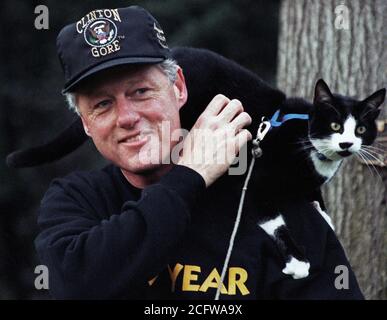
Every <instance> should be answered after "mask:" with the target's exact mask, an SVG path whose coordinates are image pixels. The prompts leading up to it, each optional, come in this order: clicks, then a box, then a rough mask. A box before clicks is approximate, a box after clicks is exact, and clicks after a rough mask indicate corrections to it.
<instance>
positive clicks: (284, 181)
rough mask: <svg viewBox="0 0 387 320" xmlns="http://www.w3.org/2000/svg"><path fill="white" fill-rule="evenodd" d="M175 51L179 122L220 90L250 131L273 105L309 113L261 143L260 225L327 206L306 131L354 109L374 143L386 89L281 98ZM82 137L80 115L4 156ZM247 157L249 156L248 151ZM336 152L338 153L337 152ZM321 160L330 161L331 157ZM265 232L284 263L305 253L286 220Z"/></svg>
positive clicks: (30, 161)
mask: <svg viewBox="0 0 387 320" xmlns="http://www.w3.org/2000/svg"><path fill="white" fill-rule="evenodd" d="M172 55H173V58H174V59H175V60H177V62H178V64H179V65H180V66H181V67H182V68H183V71H184V75H185V79H186V84H187V89H188V101H187V103H186V105H185V106H184V107H183V108H182V109H181V113H180V116H181V123H182V127H183V128H186V129H190V128H191V127H192V125H193V124H194V123H195V121H196V119H197V118H198V116H199V115H200V114H201V113H202V112H203V110H204V108H205V107H206V106H207V105H208V103H209V102H210V101H211V100H212V98H213V97H214V96H215V95H216V94H218V93H222V94H224V95H225V96H227V97H229V98H232V99H239V100H240V101H241V102H242V104H243V106H244V109H245V111H247V112H248V113H249V114H250V116H251V117H252V118H253V122H252V124H251V125H250V127H249V128H248V129H249V130H250V131H251V132H252V134H253V136H255V133H256V131H257V128H258V125H259V123H260V120H261V118H262V117H263V116H265V117H268V118H270V117H271V116H272V115H273V114H274V113H275V112H276V111H277V110H278V109H280V110H281V114H289V113H297V114H308V115H309V117H310V120H309V121H307V120H289V121H287V122H284V123H283V124H282V125H281V126H280V127H278V128H273V129H272V130H271V131H270V132H269V134H268V135H267V136H266V137H265V139H264V140H263V142H262V144H261V148H262V150H263V156H262V157H261V158H259V159H257V161H256V164H255V169H254V172H253V176H252V179H251V183H250V186H249V193H248V195H247V198H248V201H247V203H249V205H253V206H256V208H259V211H260V213H261V216H260V220H261V224H260V226H263V227H264V222H267V221H274V220H275V219H278V217H280V212H281V207H282V206H283V205H284V204H286V203H291V201H292V200H294V199H300V198H303V199H307V200H309V201H313V200H317V201H319V203H320V205H321V207H322V208H323V209H324V204H323V201H322V198H321V193H320V186H321V185H322V184H323V183H324V182H326V181H327V180H329V179H330V177H329V176H324V175H321V173H319V172H318V171H316V168H315V165H314V164H313V162H312V160H311V157H310V152H311V151H316V150H315V149H314V147H313V146H312V145H311V143H310V141H309V135H311V138H314V139H323V138H326V137H327V136H329V135H330V134H332V132H331V131H330V129H329V125H330V124H331V123H332V122H340V121H342V122H343V121H345V119H346V117H347V116H348V115H349V114H352V115H353V116H354V117H355V118H357V119H361V120H360V122H361V123H362V124H363V125H364V126H366V127H367V131H366V134H364V137H363V143H364V144H371V143H372V142H373V141H374V139H375V137H376V127H375V119H376V117H377V115H378V113H379V111H380V110H379V108H378V107H379V106H380V105H381V103H382V102H383V100H384V95H385V90H384V89H383V90H379V91H378V92H376V93H375V94H374V95H372V96H370V97H369V98H368V99H366V100H364V101H358V100H354V99H352V98H348V97H343V96H339V95H333V94H331V93H330V90H329V88H328V87H327V85H326V84H325V83H324V82H323V81H322V80H320V81H319V82H318V83H317V85H316V89H315V100H314V102H313V104H312V103H309V102H307V101H305V100H304V99H299V98H286V96H285V94H284V93H282V92H281V91H279V90H277V89H274V88H271V87H270V86H269V85H267V84H266V83H265V82H263V81H262V80H261V79H260V78H259V77H258V76H256V75H255V74H253V73H252V72H250V71H248V70H247V69H245V68H243V67H241V66H240V65H238V64H236V63H235V62H233V61H230V60H228V59H226V58H224V57H222V56H220V55H217V54H215V53H213V52H210V51H208V50H202V49H193V48H176V49H173V51H172ZM364 114H365V115H366V116H363V115H364ZM327 126H328V127H327ZM86 139H87V136H86V135H85V133H84V131H83V127H82V124H81V121H80V120H79V119H77V120H76V121H75V122H74V123H73V124H71V125H70V127H68V128H67V129H65V130H64V131H63V132H62V133H60V134H59V135H58V136H57V138H55V139H54V140H52V141H50V142H49V143H47V144H45V145H43V146H40V147H36V148H32V149H28V150H24V151H19V152H16V153H13V154H11V155H10V156H8V158H7V163H8V165H10V166H13V167H26V166H36V165H39V164H43V163H46V162H52V161H54V160H56V159H59V158H61V157H63V156H64V155H66V154H67V153H70V152H71V151H73V150H75V149H76V148H77V147H78V146H79V145H81V144H82V143H83V142H84V141H85V140H86ZM250 147H251V143H249V149H250ZM345 152H347V151H345ZM347 153H348V152H347ZM248 155H249V157H248V158H249V159H251V154H250V153H249V154H248ZM320 155H321V154H320ZM346 155H347V154H346ZM334 157H339V156H338V155H336V154H335V155H334ZM339 158H340V157H339ZM326 161H328V162H327V163H328V164H329V161H330V160H329V159H328V160H326ZM332 172H334V171H332ZM243 181H244V176H227V175H225V176H223V177H222V178H221V179H219V180H218V181H217V182H216V183H215V185H214V187H213V188H212V190H215V191H214V192H215V193H218V192H223V191H227V192H228V193H230V190H231V191H232V193H233V194H234V195H238V196H239V194H240V190H241V187H242V184H243ZM221 189H224V190H223V191H222V190H221ZM226 189H227V190H226ZM226 194H227V193H226ZM233 202H235V203H236V204H237V202H238V201H237V199H236V201H233ZM257 210H258V209H257ZM264 229H265V228H264ZM265 231H266V230H265ZM269 235H270V236H272V237H273V239H274V240H275V241H276V242H277V244H278V248H279V249H280V252H281V254H282V255H283V257H284V259H285V261H286V262H287V263H288V262H290V261H291V259H292V258H296V259H297V260H298V261H304V262H306V257H305V256H304V254H303V252H302V250H300V249H298V246H297V245H296V244H295V243H294V241H293V240H292V237H291V236H290V233H289V230H287V228H286V224H282V225H280V226H278V227H277V228H276V230H275V234H270V233H269ZM304 267H305V265H304ZM306 267H307V269H308V268H309V267H308V266H306ZM292 268H293V267H292ZM293 269H294V268H293ZM296 269H297V268H296ZM304 269H305V268H304ZM288 271H289V270H288ZM304 271H305V270H304ZM284 272H285V271H284ZM292 272H293V273H292ZM297 272H298V271H297V270H295V271H294V270H293V271H292V270H291V271H290V272H285V273H289V274H291V275H292V276H293V277H295V278H297V277H303V276H306V275H307V274H306V275H305V272H304V273H303V272H301V273H298V274H297Z"/></svg>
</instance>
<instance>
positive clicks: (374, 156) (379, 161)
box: [360, 148, 384, 166]
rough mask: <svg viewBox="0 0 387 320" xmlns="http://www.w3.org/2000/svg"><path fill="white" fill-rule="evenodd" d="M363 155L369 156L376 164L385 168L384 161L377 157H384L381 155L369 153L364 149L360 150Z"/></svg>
mask: <svg viewBox="0 0 387 320" xmlns="http://www.w3.org/2000/svg"><path fill="white" fill-rule="evenodd" d="M360 150H361V151H362V152H363V153H365V154H368V155H369V156H370V157H372V158H373V159H375V161H376V162H378V163H379V164H380V165H381V166H384V162H383V161H382V160H380V158H378V157H377V156H380V157H382V155H381V154H378V153H375V154H373V153H371V152H370V151H369V150H368V151H367V150H366V149H364V148H362V149H360Z"/></svg>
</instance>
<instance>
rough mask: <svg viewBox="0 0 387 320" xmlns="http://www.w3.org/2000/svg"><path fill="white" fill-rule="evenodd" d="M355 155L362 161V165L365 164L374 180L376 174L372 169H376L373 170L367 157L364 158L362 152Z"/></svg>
mask: <svg viewBox="0 0 387 320" xmlns="http://www.w3.org/2000/svg"><path fill="white" fill-rule="evenodd" d="M355 155H356V157H358V159H359V160H361V162H362V163H364V164H365V165H366V166H367V168H368V170H369V171H370V173H371V175H372V177H373V178H374V177H375V173H374V170H372V169H374V168H371V167H370V163H369V162H368V160H367V159H366V158H365V156H364V155H363V154H362V153H361V152H358V153H356V154H355Z"/></svg>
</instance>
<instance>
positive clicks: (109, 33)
mask: <svg viewBox="0 0 387 320" xmlns="http://www.w3.org/2000/svg"><path fill="white" fill-rule="evenodd" d="M83 34H84V37H85V40H86V42H87V43H88V44H89V45H91V46H92V47H100V46H105V45H108V44H109V43H112V42H113V41H114V39H115V38H116V36H117V27H116V25H115V24H114V22H113V21H111V20H109V19H107V18H100V19H98V20H96V21H93V22H92V23H90V24H89V26H88V27H87V28H85V30H84V32H83Z"/></svg>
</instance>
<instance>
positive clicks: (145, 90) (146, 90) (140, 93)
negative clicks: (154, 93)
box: [135, 88, 149, 95]
mask: <svg viewBox="0 0 387 320" xmlns="http://www.w3.org/2000/svg"><path fill="white" fill-rule="evenodd" d="M148 91H149V88H139V89H136V91H135V93H136V94H137V95H144V94H145V93H146V92H148Z"/></svg>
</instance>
